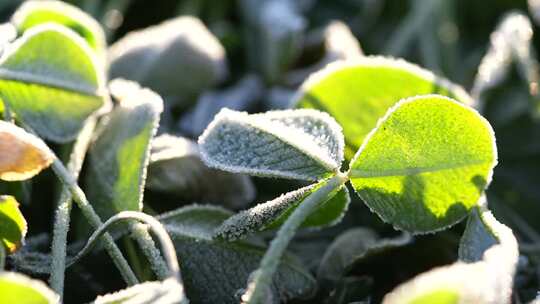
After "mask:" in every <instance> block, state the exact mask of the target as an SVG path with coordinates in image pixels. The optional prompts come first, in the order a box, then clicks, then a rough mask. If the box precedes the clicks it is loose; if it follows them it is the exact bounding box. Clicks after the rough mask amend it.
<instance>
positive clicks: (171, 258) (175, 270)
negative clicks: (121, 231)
mask: <svg viewBox="0 0 540 304" xmlns="http://www.w3.org/2000/svg"><path fill="white" fill-rule="evenodd" d="M126 220H137V221H140V222H143V223H144V224H146V225H148V226H149V227H150V228H151V229H152V231H153V232H154V234H155V235H156V236H157V238H158V240H159V242H160V244H161V248H162V251H163V256H164V257H165V261H166V262H167V266H168V268H169V269H168V273H167V277H173V278H176V279H178V280H179V282H182V280H181V276H180V266H179V265H178V258H177V257H176V251H175V249H174V244H173V242H172V240H171V238H170V237H169V234H168V233H167V231H166V230H165V228H164V227H163V225H162V224H161V223H160V222H159V221H158V220H156V219H155V218H154V217H152V216H150V215H148V214H145V213H142V212H137V211H122V212H120V213H117V214H116V215H114V216H112V217H111V218H109V219H108V220H107V221H106V222H105V223H104V224H102V225H101V226H100V227H98V228H97V229H96V231H94V233H92V235H91V236H90V238H89V239H88V242H87V243H86V245H85V246H84V248H83V249H82V250H81V251H80V252H79V253H78V254H77V256H76V257H75V258H74V259H73V260H72V261H70V262H69V264H68V267H69V266H71V265H73V264H74V263H75V262H77V261H78V260H79V259H80V258H82V257H83V256H84V255H86V254H87V253H88V252H89V251H90V249H92V247H93V246H94V244H95V243H96V240H97V238H99V237H100V236H101V235H102V234H106V233H107V232H106V231H107V228H109V226H111V225H113V224H115V223H117V222H120V221H126Z"/></svg>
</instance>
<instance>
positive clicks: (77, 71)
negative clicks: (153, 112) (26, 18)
mask: <svg viewBox="0 0 540 304" xmlns="http://www.w3.org/2000/svg"><path fill="white" fill-rule="evenodd" d="M52 50H54V51H52ZM91 52H92V51H91V50H90V49H89V47H88V46H87V45H86V43H85V42H84V41H83V40H82V38H80V37H79V36H77V35H76V34H75V33H73V32H72V31H71V30H69V29H66V28H64V27H62V26H59V25H56V24H45V25H40V26H36V27H33V28H31V29H29V30H28V31H26V32H25V33H24V34H23V36H22V37H21V38H19V39H18V40H16V41H15V42H14V43H13V44H11V45H10V46H9V47H8V48H7V50H6V51H5V52H4V53H3V54H2V57H1V58H0V94H1V96H2V100H3V101H4V103H5V104H6V105H7V106H9V107H10V109H12V110H13V112H14V113H15V114H16V115H17V116H18V117H19V119H21V120H22V121H24V122H25V123H26V124H28V125H29V126H30V127H32V129H34V130H35V131H36V132H38V134H39V135H40V136H42V137H45V138H47V139H50V140H53V141H56V142H67V141H69V140H71V139H73V138H74V137H75V136H76V134H77V133H78V132H79V131H80V129H81V128H82V126H83V124H84V121H85V120H86V119H87V118H88V117H89V116H90V115H92V114H93V113H95V112H96V111H98V110H99V109H100V108H102V107H103V106H104V105H105V104H106V102H105V100H104V97H103V95H104V94H103V82H104V79H103V72H102V71H101V70H100V69H99V67H98V65H97V62H96V59H95V58H94V55H93V54H92V53H91ZM36 100H37V101H38V102H36Z"/></svg>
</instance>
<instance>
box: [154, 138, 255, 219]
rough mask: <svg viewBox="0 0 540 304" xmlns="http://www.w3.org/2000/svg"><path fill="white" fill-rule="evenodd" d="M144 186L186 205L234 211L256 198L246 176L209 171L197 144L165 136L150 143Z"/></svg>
mask: <svg viewBox="0 0 540 304" xmlns="http://www.w3.org/2000/svg"><path fill="white" fill-rule="evenodd" d="M146 186H147V187H148V188H149V189H152V190H154V191H159V192H166V193H174V194H176V195H177V196H178V197H180V198H182V199H183V200H186V201H196V202H207V203H220V204H223V205H224V206H228V207H231V208H235V209H239V208H245V207H246V205H247V204H249V203H251V202H252V201H253V199H254V198H255V186H254V185H253V183H252V182H251V179H250V178H249V177H248V176H245V175H240V174H233V173H229V172H224V171H220V170H215V169H211V168H208V167H207V166H206V165H205V164H204V163H203V162H202V160H201V156H200V153H199V147H198V146H197V143H195V142H193V141H191V140H189V139H186V138H183V137H176V136H172V135H166V134H165V135H161V136H159V137H156V138H155V140H154V141H153V143H152V155H151V157H150V164H149V166H148V177H147V181H146Z"/></svg>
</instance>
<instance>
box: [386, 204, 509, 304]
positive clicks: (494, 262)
mask: <svg viewBox="0 0 540 304" xmlns="http://www.w3.org/2000/svg"><path fill="white" fill-rule="evenodd" d="M467 225H468V226H469V228H467V230H466V232H465V233H466V235H464V238H463V240H462V244H461V247H463V246H476V240H473V239H474V237H479V238H485V237H486V236H485V235H484V233H486V232H487V231H491V232H488V234H489V235H490V237H492V236H496V237H497V240H498V241H497V244H495V245H493V246H491V247H489V248H488V249H486V250H485V251H484V254H483V255H482V258H481V260H479V261H477V262H474V263H470V264H467V263H463V262H462V261H458V262H456V263H454V264H452V265H449V266H443V267H439V268H435V269H433V270H430V271H428V272H426V273H423V274H420V275H419V276H417V277H415V278H413V279H412V280H410V281H408V282H406V283H404V284H402V285H400V286H398V287H397V288H396V289H394V290H393V291H392V292H391V293H389V294H387V295H386V296H385V298H384V300H383V304H394V303H400V304H401V303H414V304H417V303H478V304H491V303H497V304H509V303H511V295H512V286H513V277H514V273H515V270H516V265H517V261H518V256H519V252H518V245H517V241H516V238H515V237H514V235H513V234H512V230H510V229H509V228H508V227H506V226H504V225H503V224H501V223H499V222H497V220H496V219H495V218H494V217H493V215H492V214H491V212H489V211H487V210H483V209H481V207H475V208H474V209H473V210H472V212H471V215H470V219H469V222H468V224H467ZM471 225H473V226H478V225H482V226H485V227H484V229H483V232H481V230H480V229H472V228H470V227H471ZM471 233H472V234H473V235H468V234H471ZM471 241H472V243H470V242H471ZM461 251H462V250H461Z"/></svg>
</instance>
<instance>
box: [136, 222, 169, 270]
mask: <svg viewBox="0 0 540 304" xmlns="http://www.w3.org/2000/svg"><path fill="white" fill-rule="evenodd" d="M129 228H130V230H131V233H132V234H133V236H134V238H135V240H136V241H137V243H138V244H139V246H140V247H141V249H142V252H143V253H144V255H145V256H146V258H147V259H148V261H149V262H150V266H151V267H152V271H154V273H155V274H156V276H157V277H158V279H160V280H163V279H165V278H166V277H167V276H168V274H169V271H168V270H167V264H166V263H165V261H164V260H163V258H162V257H161V254H160V252H159V250H158V249H157V248H156V244H155V243H154V240H153V239H152V236H150V233H148V228H147V227H146V226H145V225H142V224H139V223H131V224H130V225H129Z"/></svg>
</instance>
